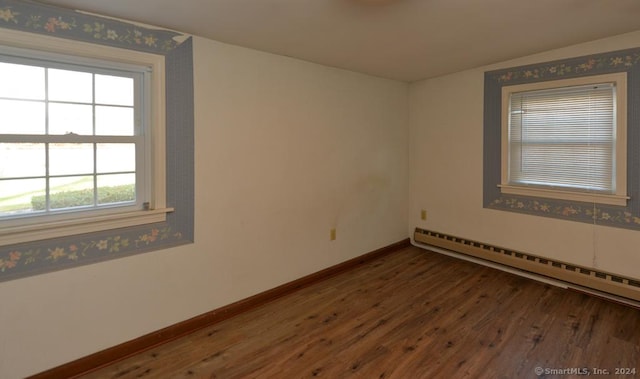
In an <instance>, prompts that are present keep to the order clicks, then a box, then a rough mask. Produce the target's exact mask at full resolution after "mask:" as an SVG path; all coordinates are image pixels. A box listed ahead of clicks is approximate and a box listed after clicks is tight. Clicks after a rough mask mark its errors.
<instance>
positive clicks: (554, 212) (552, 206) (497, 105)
mask: <svg viewBox="0 0 640 379" xmlns="http://www.w3.org/2000/svg"><path fill="white" fill-rule="evenodd" d="M613 72H627V80H628V83H629V85H628V101H627V102H628V114H627V139H628V141H627V144H628V149H627V183H628V185H627V193H628V195H629V196H630V197H631V199H630V200H629V201H628V204H627V206H626V207H622V206H610V205H602V204H592V203H583V202H576V201H563V200H555V199H546V198H534V197H528V196H514V195H503V194H502V193H501V192H500V190H499V189H498V187H497V185H498V184H499V183H500V165H501V157H500V154H501V145H500V143H501V142H500V138H501V125H500V122H501V121H500V112H501V98H500V97H501V91H502V87H503V86H508V85H515V84H522V83H533V82H540V81H547V80H554V79H563V78H571V77H581V76H589V75H599V74H605V73H613ZM483 169H484V189H483V190H484V191H483V201H484V207H485V208H490V209H496V210H502V211H510V212H518V213H524V214H529V215H536V216H543V217H553V218H558V219H563V220H569V221H577V222H584V223H592V224H597V225H603V226H611V227H617V228H625V229H635V230H640V49H638V48H636V49H628V50H618V51H611V52H605V53H600V54H594V55H588V56H582V57H576V58H571V59H564V60H558V61H552V62H543V63H538V64H533V65H527V66H519V67H511V68H507V69H502V70H495V71H489V72H485V92H484V168H483Z"/></svg>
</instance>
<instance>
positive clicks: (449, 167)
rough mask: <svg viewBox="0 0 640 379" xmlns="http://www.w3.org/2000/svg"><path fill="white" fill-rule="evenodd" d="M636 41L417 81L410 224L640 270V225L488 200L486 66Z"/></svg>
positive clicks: (633, 41) (637, 36) (631, 40)
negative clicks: (581, 219)
mask: <svg viewBox="0 0 640 379" xmlns="http://www.w3.org/2000/svg"><path fill="white" fill-rule="evenodd" d="M638 46H640V32H635V33H630V34H626V35H621V36H617V37H614V38H608V39H604V40H598V41H594V42H591V43H586V44H581V45H575V46H571V47H567V48H564V49H558V50H554V51H550V52H547V53H543V54H537V55H535V56H530V57H525V58H521V59H517V60H513V61H509V62H503V63H500V64H496V65H492V66H487V67H481V68H478V69H474V70H468V71H464V72H460V73H456V74H452V75H447V76H443V77H438V78H435V79H431V80H425V81H421V82H417V83H414V84H412V85H411V87H410V107H409V109H410V122H409V124H410V130H409V135H410V141H411V142H410V158H409V159H410V174H409V176H410V185H409V188H410V200H409V201H410V207H409V232H410V233H412V232H413V229H414V228H415V227H416V226H417V227H422V228H425V229H431V230H435V231H439V232H442V233H448V234H452V235H456V236H460V237H465V238H468V239H473V240H477V241H482V242H487V243H491V244H495V245H498V246H503V247H507V248H510V249H515V250H520V251H523V252H528V253H531V254H536V255H540V256H543V257H553V258H555V259H558V260H562V261H566V262H570V263H575V264H579V265H584V266H587V267H595V268H599V269H601V270H605V271H610V272H614V273H618V274H622V275H626V276H630V277H633V278H640V253H639V252H640V249H639V248H638V246H640V232H638V231H630V230H623V229H616V228H611V227H603V226H593V225H590V224H584V223H578V222H570V221H563V220H557V219H550V218H543V217H537V216H529V215H523V214H517V213H512V212H504V211H496V210H489V209H483V207H482V160H483V147H482V140H483V139H482V138H483V136H482V133H483V95H484V94H483V90H484V87H483V85H484V84H483V80H484V72H485V71H488V70H495V69H499V68H507V67H511V66H518V65H524V64H532V63H537V62H545V61H550V60H556V59H562V58H570V57H577V56H581V55H587V54H594V53H599V52H604V51H612V50H619V49H626V48H632V47H638ZM421 209H426V210H427V212H428V218H427V220H426V221H422V220H421V219H420V210H421Z"/></svg>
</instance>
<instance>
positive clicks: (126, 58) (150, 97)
mask: <svg viewBox="0 0 640 379" xmlns="http://www.w3.org/2000/svg"><path fill="white" fill-rule="evenodd" d="M0 45H3V46H6V47H9V48H16V49H28V50H32V51H42V52H43V53H53V54H63V55H65V56H73V57H77V62H78V63H81V62H82V60H83V59H90V60H100V61H104V62H106V64H107V65H108V64H109V62H114V63H118V64H129V65H136V66H146V67H148V68H149V69H150V74H149V78H150V79H151V80H150V87H149V89H148V92H149V93H148V94H145V95H147V96H145V101H146V104H144V106H145V107H148V108H149V116H150V127H149V130H150V131H151V133H150V136H148V137H147V138H149V140H148V141H147V144H148V146H150V149H147V152H146V154H147V159H148V160H149V161H150V165H149V166H150V175H147V177H148V178H149V179H148V183H144V186H145V187H146V188H148V189H149V191H148V192H149V194H150V198H149V201H148V203H149V205H148V207H146V208H147V209H140V210H128V211H123V212H106V213H104V214H98V215H87V216H85V215H83V214H82V212H77V213H76V214H77V216H78V217H69V218H66V219H63V220H57V219H55V218H46V217H45V218H44V219H41V220H45V221H41V222H37V221H36V223H34V220H36V219H37V217H27V218H24V219H25V222H22V223H15V222H12V223H11V224H10V225H7V223H0V246H4V245H10V244H16V243H24V242H31V241H36V240H42V239H50V238H57V237H65V236H71V235H76V234H83V233H91V232H99V231H104V230H110V229H116V228H125V227H132V226H137V225H143V224H149V223H156V222H163V221H165V220H166V213H168V212H171V211H173V209H172V208H167V206H166V167H165V165H166V164H165V162H166V159H165V155H166V152H165V145H166V140H165V63H164V56H161V55H155V54H149V53H143V52H139V51H134V50H125V49H119V48H113V47H108V46H102V45H94V44H91V43H86V42H78V41H71V40H66V39H60V38H55V37H49V36H40V35H38V36H36V35H34V34H32V33H25V32H19V31H13V30H6V29H5V30H3V32H2V33H0ZM12 221H15V220H12Z"/></svg>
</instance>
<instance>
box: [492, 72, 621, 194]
mask: <svg viewBox="0 0 640 379" xmlns="http://www.w3.org/2000/svg"><path fill="white" fill-rule="evenodd" d="M622 75H623V76H626V75H625V74H622ZM625 80H626V77H624V78H622V77H621V75H620V74H615V75H600V76H598V77H588V78H581V79H578V80H561V81H552V82H545V83H535V84H532V85H522V86H512V87H511V88H508V87H506V88H505V89H506V90H505V91H504V92H503V108H504V109H503V134H504V135H503V154H505V155H506V156H504V157H503V180H502V185H501V187H502V191H503V192H508V193H517V194H523V195H532V196H543V197H553V198H563V199H571V200H585V201H594V202H599V203H608V204H614V205H625V204H626V178H625V177H626V164H625V162H626V142H625V134H626V127H625V122H624V118H625V114H624V113H622V112H621V111H623V110H624V109H622V110H621V109H619V108H621V107H622V108H626V106H625V105H624V104H626V101H625V99H624V98H625V97H626V91H624V92H622V91H621V87H624V88H626V82H625ZM585 82H586V83H585ZM620 98H623V99H620ZM622 168H624V171H623V170H621V169H622ZM576 197H577V198H576Z"/></svg>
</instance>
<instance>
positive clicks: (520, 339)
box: [82, 247, 640, 379]
mask: <svg viewBox="0 0 640 379" xmlns="http://www.w3.org/2000/svg"><path fill="white" fill-rule="evenodd" d="M537 367H539V368H541V369H543V370H545V369H546V371H543V372H542V374H541V375H537V373H536V372H535V369H536V368H537ZM583 368H588V369H589V370H593V369H594V368H598V369H603V370H608V371H609V373H610V375H603V376H600V377H624V378H632V377H640V310H638V309H634V308H631V307H627V306H624V305H621V304H617V303H613V302H608V301H606V300H602V299H598V298H595V297H591V296H588V295H584V294H580V293H577V292H571V291H566V290H563V289H560V288H555V287H552V286H549V285H546V284H542V283H538V282H535V281H532V280H530V279H525V278H521V277H518V276H515V275H512V274H508V273H504V272H501V271H498V270H495V269H492V268H487V267H483V266H479V265H476V264H473V263H469V262H465V261H462V260H457V259H455V258H451V257H447V256H444V255H441V254H437V253H433V252H429V251H425V250H422V249H418V248H415V247H409V248H406V249H403V250H401V251H398V252H396V253H393V254H391V255H388V256H386V257H383V258H381V259H378V260H376V261H373V262H371V263H370V264H368V265H366V266H363V267H360V268H358V269H356V270H353V271H350V272H347V273H344V274H341V275H338V276H335V277H332V278H330V279H328V280H326V281H323V282H321V283H318V284H316V285H313V286H310V287H307V288H304V289H302V290H300V291H298V292H296V293H293V294H291V295H288V296H286V297H283V298H281V299H278V300H276V301H274V302H271V303H269V304H266V305H264V306H262V307H260V308H258V309H255V310H253V311H251V312H247V313H244V314H242V315H239V316H236V317H234V318H231V319H228V320H226V321H223V322H221V323H219V324H216V325H213V326H211V327H208V328H205V329H203V330H200V331H198V332H195V333H193V334H192V335H189V336H186V337H183V338H181V339H179V340H176V341H173V342H171V343H168V344H165V345H162V346H159V347H157V348H155V349H152V350H149V351H147V352H144V353H141V354H138V355H136V356H133V357H131V358H128V359H126V360H123V361H121V362H118V363H115V364H113V365H111V366H108V367H104V368H102V369H100V370H98V371H95V372H92V373H90V374H87V375H85V376H83V377H82V378H120V379H122V378H143V377H144V378H314V377H323V378H350V377H353V378H536V377H541V378H552V377H556V378H560V377H562V378H568V377H573V376H572V375H565V374H566V373H567V372H564V373H562V374H563V375H558V374H559V373H561V372H560V371H552V370H561V369H575V370H578V369H583ZM616 368H629V369H631V370H634V371H635V374H631V373H629V374H628V375H622V374H620V375H616V372H615V370H616ZM631 370H630V371H631Z"/></svg>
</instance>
